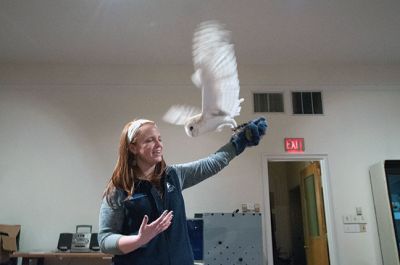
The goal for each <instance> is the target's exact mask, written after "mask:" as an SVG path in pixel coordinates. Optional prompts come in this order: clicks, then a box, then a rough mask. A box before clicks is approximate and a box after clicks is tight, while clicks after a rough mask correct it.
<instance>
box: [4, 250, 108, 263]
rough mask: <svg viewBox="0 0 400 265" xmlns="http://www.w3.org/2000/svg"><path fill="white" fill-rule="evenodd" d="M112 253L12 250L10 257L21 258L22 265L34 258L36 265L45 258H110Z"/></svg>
mask: <svg viewBox="0 0 400 265" xmlns="http://www.w3.org/2000/svg"><path fill="white" fill-rule="evenodd" d="M112 257H113V255H111V254H105V253H102V252H58V251H50V252H45V251H43V252H39V251H32V252H14V253H12V254H11V256H10V258H16V259H18V258H22V265H28V264H30V263H29V262H30V261H31V260H36V261H37V265H44V260H45V258H58V259H60V260H61V259H64V258H74V259H77V258H81V259H83V258H84V259H87V258H90V259H92V258H93V259H111V258H112Z"/></svg>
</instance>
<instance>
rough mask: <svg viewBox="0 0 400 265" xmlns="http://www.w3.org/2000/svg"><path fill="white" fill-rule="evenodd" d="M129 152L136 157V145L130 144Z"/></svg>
mask: <svg viewBox="0 0 400 265" xmlns="http://www.w3.org/2000/svg"><path fill="white" fill-rule="evenodd" d="M129 151H131V152H132V154H134V155H136V146H135V145H134V144H129Z"/></svg>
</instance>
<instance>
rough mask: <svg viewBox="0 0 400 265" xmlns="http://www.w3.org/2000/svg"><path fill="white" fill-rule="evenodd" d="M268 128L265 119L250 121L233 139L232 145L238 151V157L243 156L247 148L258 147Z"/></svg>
mask: <svg viewBox="0 0 400 265" xmlns="http://www.w3.org/2000/svg"><path fill="white" fill-rule="evenodd" d="M267 127H268V125H267V121H266V120H265V118H264V117H260V118H258V119H255V120H252V121H249V122H248V123H247V124H246V125H244V127H243V128H240V129H239V130H238V131H237V132H236V133H235V134H234V135H233V136H232V138H231V143H232V144H233V145H234V146H235V149H236V155H239V154H241V153H242V152H243V151H244V149H245V148H246V147H247V146H254V145H258V143H259V142H260V139H261V137H262V136H263V135H264V134H265V132H266V130H267Z"/></svg>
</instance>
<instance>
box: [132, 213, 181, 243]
mask: <svg viewBox="0 0 400 265" xmlns="http://www.w3.org/2000/svg"><path fill="white" fill-rule="evenodd" d="M173 217H174V216H173V212H172V211H169V212H168V211H167V210H166V211H164V212H163V213H162V214H161V215H160V217H158V218H157V219H156V220H154V221H153V222H152V223H150V224H148V221H149V217H148V216H147V215H145V216H144V218H143V221H142V224H141V225H140V228H139V233H138V239H139V241H140V243H141V244H143V245H145V244H147V243H148V242H149V241H150V240H152V239H153V238H154V237H155V236H157V235H158V234H159V233H161V232H164V231H165V230H167V229H168V227H169V226H170V225H171V222H172V218H173Z"/></svg>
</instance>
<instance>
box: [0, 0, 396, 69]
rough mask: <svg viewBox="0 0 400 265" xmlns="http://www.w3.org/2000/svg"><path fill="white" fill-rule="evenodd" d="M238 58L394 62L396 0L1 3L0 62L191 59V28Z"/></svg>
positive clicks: (188, 61) (242, 61)
mask: <svg viewBox="0 0 400 265" xmlns="http://www.w3.org/2000/svg"><path fill="white" fill-rule="evenodd" d="M209 19H216V20H219V21H220V22H222V23H223V24H225V25H226V28H227V29H228V30H230V31H231V32H232V40H233V43H234V44H235V51H236V55H237V60H238V63H239V64H256V65H259V64H263V65H264V64H267V65H274V64H280V65H282V64H283V65H285V64H399V63H400V1H399V0H264V1H262V0H32V1H26V0H1V1H0V64H2V63H57V64H131V65H142V64H146V65H153V64H162V65H170V64H173V65H182V64H191V39H192V35H193V32H194V29H195V27H196V26H197V25H198V24H199V23H200V22H201V21H204V20H209Z"/></svg>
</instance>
